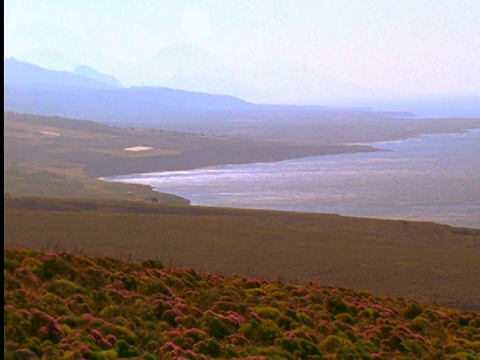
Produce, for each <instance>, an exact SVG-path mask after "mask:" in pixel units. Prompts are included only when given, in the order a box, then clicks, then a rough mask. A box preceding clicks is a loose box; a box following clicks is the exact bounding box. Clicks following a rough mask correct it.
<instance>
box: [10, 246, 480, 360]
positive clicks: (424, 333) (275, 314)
mask: <svg viewBox="0 0 480 360" xmlns="http://www.w3.org/2000/svg"><path fill="white" fill-rule="evenodd" d="M4 301H5V306H4V330H5V343H4V356H5V359H13V358H15V359H20V358H22V359H25V358H29V359H34V358H37V357H38V358H87V359H115V358H139V357H142V358H144V359H150V360H151V359H165V358H180V357H181V358H189V359H207V358H229V359H232V358H247V357H249V356H255V358H256V359H264V358H272V359H274V358H277V359H280V358H281V359H298V358H302V359H339V358H342V359H360V358H362V359H387V358H389V359H391V358H396V359H407V358H444V357H445V358H448V359H458V358H463V359H475V357H476V356H478V355H479V354H480V334H479V332H478V329H479V328H480V313H479V312H461V311H456V310H448V309H445V308H438V307H434V306H431V305H428V304H419V303H417V302H413V301H406V300H404V299H402V298H395V299H392V298H378V297H375V296H372V295H371V294H370V293H368V292H354V291H351V290H347V289H335V288H330V287H325V286H321V285H318V284H316V283H309V284H308V285H299V284H295V283H289V282H280V281H274V282H271V281H264V280H257V279H247V278H243V277H240V276H231V277H223V276H219V275H217V274H205V273H199V272H197V271H195V270H194V269H181V268H172V267H164V266H163V265H162V263H160V262H159V261H155V260H144V261H142V262H138V263H132V262H126V261H122V260H118V259H114V258H108V257H82V256H75V255H72V254H69V253H39V252H33V251H28V250H13V249H6V251H5V255H4ZM21 356H23V357H21Z"/></svg>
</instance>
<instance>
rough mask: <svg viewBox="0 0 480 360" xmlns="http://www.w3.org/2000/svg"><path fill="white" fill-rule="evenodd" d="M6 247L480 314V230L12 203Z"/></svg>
mask: <svg viewBox="0 0 480 360" xmlns="http://www.w3.org/2000/svg"><path fill="white" fill-rule="evenodd" d="M5 223H6V229H5V242H4V244H5V246H24V247H27V248H32V249H37V250H57V251H58V250H67V251H73V250H75V251H77V252H81V253H86V254H92V255H109V256H117V257H118V256H121V257H126V256H128V257H130V258H131V259H134V260H138V259H145V258H158V259H160V260H162V261H163V262H164V263H169V262H170V261H171V262H172V263H173V264H175V265H178V266H180V265H181V266H193V267H195V268H197V269H199V270H204V271H215V272H219V273H222V274H232V273H237V274H242V275H246V276H254V277H256V276H259V277H265V278H270V279H285V280H293V281H300V282H308V281H310V280H313V281H316V282H318V283H321V284H326V285H331V286H343V287H348V288H353V289H357V290H369V291H372V292H374V293H375V294H378V295H393V296H405V297H411V298H415V299H419V300H428V301H434V302H439V303H441V304H446V305H451V306H460V307H465V308H472V307H477V308H480V303H479V302H478V299H480V288H479V287H478V286H475V284H476V283H477V282H478V279H479V278H480V230H477V229H463V228H454V227H450V226H445V225H438V224H434V223H423V222H407V221H392V220H376V219H360V218H351V217H343V216H337V215H323V214H306V213H288V212H275V211H255V210H233V209H221V208H208V207H184V206H162V205H149V204H140V203H132V202H102V201H74V200H54V199H40V198H18V197H11V196H10V197H7V198H6V202H5Z"/></svg>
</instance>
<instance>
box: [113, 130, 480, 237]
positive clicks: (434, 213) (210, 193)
mask: <svg viewBox="0 0 480 360" xmlns="http://www.w3.org/2000/svg"><path fill="white" fill-rule="evenodd" d="M365 145H371V146H374V147H376V148H378V149H381V150H382V151H377V152H367V153H353V154H341V155H326V156H313V157H305V158H297V159H292V160H286V161H279V162H272V163H255V164H243V165H223V166H213V167H208V168H202V169H196V170H189V171H170V172H156V173H147V174H131V175H125V176H117V177H110V178H104V180H108V181H117V182H125V183H139V184H146V185H150V186H152V187H153V188H154V189H155V190H158V191H160V192H166V193H171V194H175V195H179V196H182V197H185V198H187V199H189V200H190V201H191V204H192V205H205V206H219V207H232V208H248V209H271V210H286V211H295V212H315V213H333V214H338V215H341V216H355V217H374V218H383V219H403V220H417V221H433V222H437V223H440V224H447V225H452V226H461V227H471V228H480V129H475V130H471V131H468V132H463V133H454V134H435V135H423V136H418V137H415V138H410V139H406V140H402V141H386V142H375V143H368V144H365Z"/></svg>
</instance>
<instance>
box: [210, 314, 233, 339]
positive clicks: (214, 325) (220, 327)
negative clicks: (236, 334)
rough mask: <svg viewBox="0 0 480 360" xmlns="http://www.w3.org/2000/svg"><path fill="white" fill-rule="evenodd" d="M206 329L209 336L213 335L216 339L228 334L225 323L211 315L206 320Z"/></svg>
mask: <svg viewBox="0 0 480 360" xmlns="http://www.w3.org/2000/svg"><path fill="white" fill-rule="evenodd" d="M207 329H208V331H207V332H208V333H209V334H210V335H211V336H214V337H216V338H218V339H223V338H224V337H225V336H227V335H229V334H230V331H229V330H228V327H227V325H225V323H224V322H223V321H222V320H221V319H219V318H217V317H213V316H212V317H210V318H209V320H208V323H207Z"/></svg>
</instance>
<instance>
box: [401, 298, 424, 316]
mask: <svg viewBox="0 0 480 360" xmlns="http://www.w3.org/2000/svg"><path fill="white" fill-rule="evenodd" d="M422 312H423V308H422V307H421V306H420V304H419V303H417V302H416V301H412V302H410V303H409V304H408V305H407V308H406V309H405V311H404V312H403V316H404V317H405V319H409V320H412V319H415V318H416V317H417V316H419V315H420V314H421V313H422Z"/></svg>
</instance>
